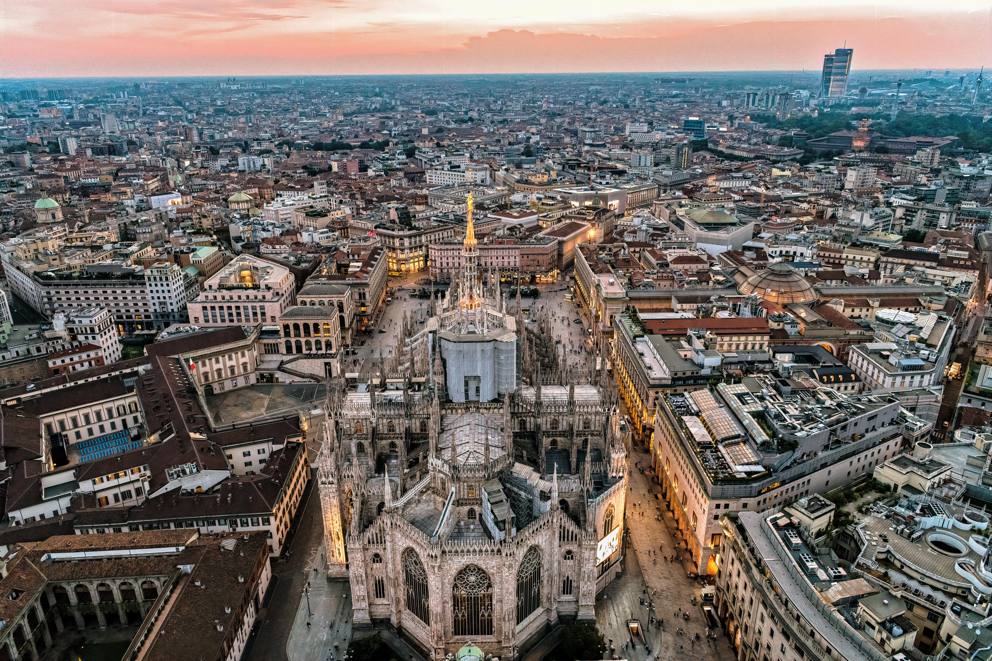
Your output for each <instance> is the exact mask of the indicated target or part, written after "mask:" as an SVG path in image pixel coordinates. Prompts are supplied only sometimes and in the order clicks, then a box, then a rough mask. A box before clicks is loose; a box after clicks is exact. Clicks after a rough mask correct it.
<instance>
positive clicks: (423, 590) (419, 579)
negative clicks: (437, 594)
mask: <svg viewBox="0 0 992 661" xmlns="http://www.w3.org/2000/svg"><path fill="white" fill-rule="evenodd" d="M403 577H404V580H405V583H406V609H407V610H408V611H410V612H411V613H413V614H414V615H415V616H417V618H418V619H419V620H420V621H421V622H423V623H424V624H430V623H431V605H430V591H429V589H428V587H427V571H426V570H425V569H424V564H423V563H422V562H420V558H419V557H418V556H417V552H416V551H414V550H413V549H407V550H405V551H403Z"/></svg>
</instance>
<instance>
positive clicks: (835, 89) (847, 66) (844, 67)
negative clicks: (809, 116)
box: [820, 48, 854, 99]
mask: <svg viewBox="0 0 992 661" xmlns="http://www.w3.org/2000/svg"><path fill="white" fill-rule="evenodd" d="M853 59H854V49H853V48H838V49H837V50H835V51H834V52H833V53H827V54H826V55H824V56H823V77H822V78H821V79H820V96H821V97H825V98H829V99H833V98H838V97H842V96H844V95H845V94H847V78H848V76H849V75H850V73H851V60H853Z"/></svg>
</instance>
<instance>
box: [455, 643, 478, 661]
mask: <svg viewBox="0 0 992 661" xmlns="http://www.w3.org/2000/svg"><path fill="white" fill-rule="evenodd" d="M484 658H485V652H483V651H482V650H481V649H479V648H478V647H476V646H475V645H473V644H471V643H469V644H468V645H464V646H463V647H462V648H461V649H460V650H458V651H457V652H456V653H455V659H457V661H482V660H483V659H484Z"/></svg>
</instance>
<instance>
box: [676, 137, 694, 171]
mask: <svg viewBox="0 0 992 661" xmlns="http://www.w3.org/2000/svg"><path fill="white" fill-rule="evenodd" d="M691 162H692V147H691V146H690V145H689V143H688V142H680V143H679V144H677V145H675V146H674V147H672V165H674V166H675V167H677V168H678V169H679V170H686V169H688V168H689V163H691Z"/></svg>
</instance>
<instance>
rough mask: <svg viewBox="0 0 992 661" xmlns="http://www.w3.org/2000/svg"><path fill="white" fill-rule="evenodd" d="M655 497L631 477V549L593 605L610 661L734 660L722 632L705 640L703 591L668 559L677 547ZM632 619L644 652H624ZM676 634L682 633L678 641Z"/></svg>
mask: <svg viewBox="0 0 992 661" xmlns="http://www.w3.org/2000/svg"><path fill="white" fill-rule="evenodd" d="M634 453H635V454H634V456H633V457H632V458H631V459H632V460H634V459H637V460H641V463H642V464H643V463H646V459H647V456H646V455H643V454H641V453H638V452H637V451H636V450H635V451H634ZM656 493H657V487H656V486H655V485H652V484H651V482H650V481H649V480H648V479H647V478H646V477H644V475H642V474H641V473H640V471H638V470H632V471H631V478H630V486H629V491H628V494H627V529H628V530H629V531H630V537H629V540H630V543H629V544H628V545H627V553H626V557H625V560H624V562H625V568H624V573H623V575H621V576H620V577H619V578H618V579H617V580H616V581H614V583H613V585H611V586H610V587H609V588H607V589H606V590H604V591H603V593H602V594H601V595H600V599H599V601H598V602H597V604H596V619H597V622H598V624H599V627H600V630H601V631H602V632H603V635H604V636H606V638H607V639H612V641H613V646H614V650H613V652H612V653H611V655H610V656H611V658H626V659H631V660H632V661H643V660H647V659H674V658H679V657H680V656H684V655H686V654H693V655H696V656H699V657H702V658H706V659H716V660H724V659H725V660H727V661H730V660H732V659H734V658H735V655H734V653H733V650H732V649H731V647H730V645H729V642H728V641H727V639H726V637H725V636H724V635H723V634H722V632H715V634H716V638H715V640H707V638H706V634H707V628H706V624H705V621H704V620H703V614H702V611H701V610H700V607H699V605H698V604H699V597H700V592H701V589H702V586H701V585H700V584H699V583H697V582H696V581H695V580H693V579H691V578H689V575H688V572H687V570H686V568H685V567H684V566H683V565H682V563H681V562H678V561H676V562H670V561H669V560H668V559H667V558H668V557H669V556H671V555H672V553H673V552H674V549H675V542H674V540H673V538H672V535H671V533H670V532H669V525H670V524H669V520H666V519H665V517H664V516H662V517H660V520H659V517H658V508H659V507H661V508H662V510H663V509H664V506H663V504H662V502H661V501H660V500H658V498H657V495H656ZM693 597H695V601H696V604H695V605H694V604H693V603H692V600H693ZM684 614H688V619H685V617H684ZM652 615H653V616H654V617H656V618H658V620H659V623H658V624H654V625H652V623H651V617H652ZM631 619H636V620H638V621H639V622H640V625H641V627H642V628H643V631H644V641H643V642H646V643H647V645H646V646H645V645H644V644H643V642H642V641H637V646H636V647H629V646H627V647H625V646H624V643H625V642H628V641H629V639H630V636H629V635H628V630H627V621H628V620H631ZM678 630H682V634H681V635H680V634H679V633H678ZM711 633H713V632H711ZM697 634H698V636H699V640H698V641H697V640H696V635H697Z"/></svg>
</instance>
